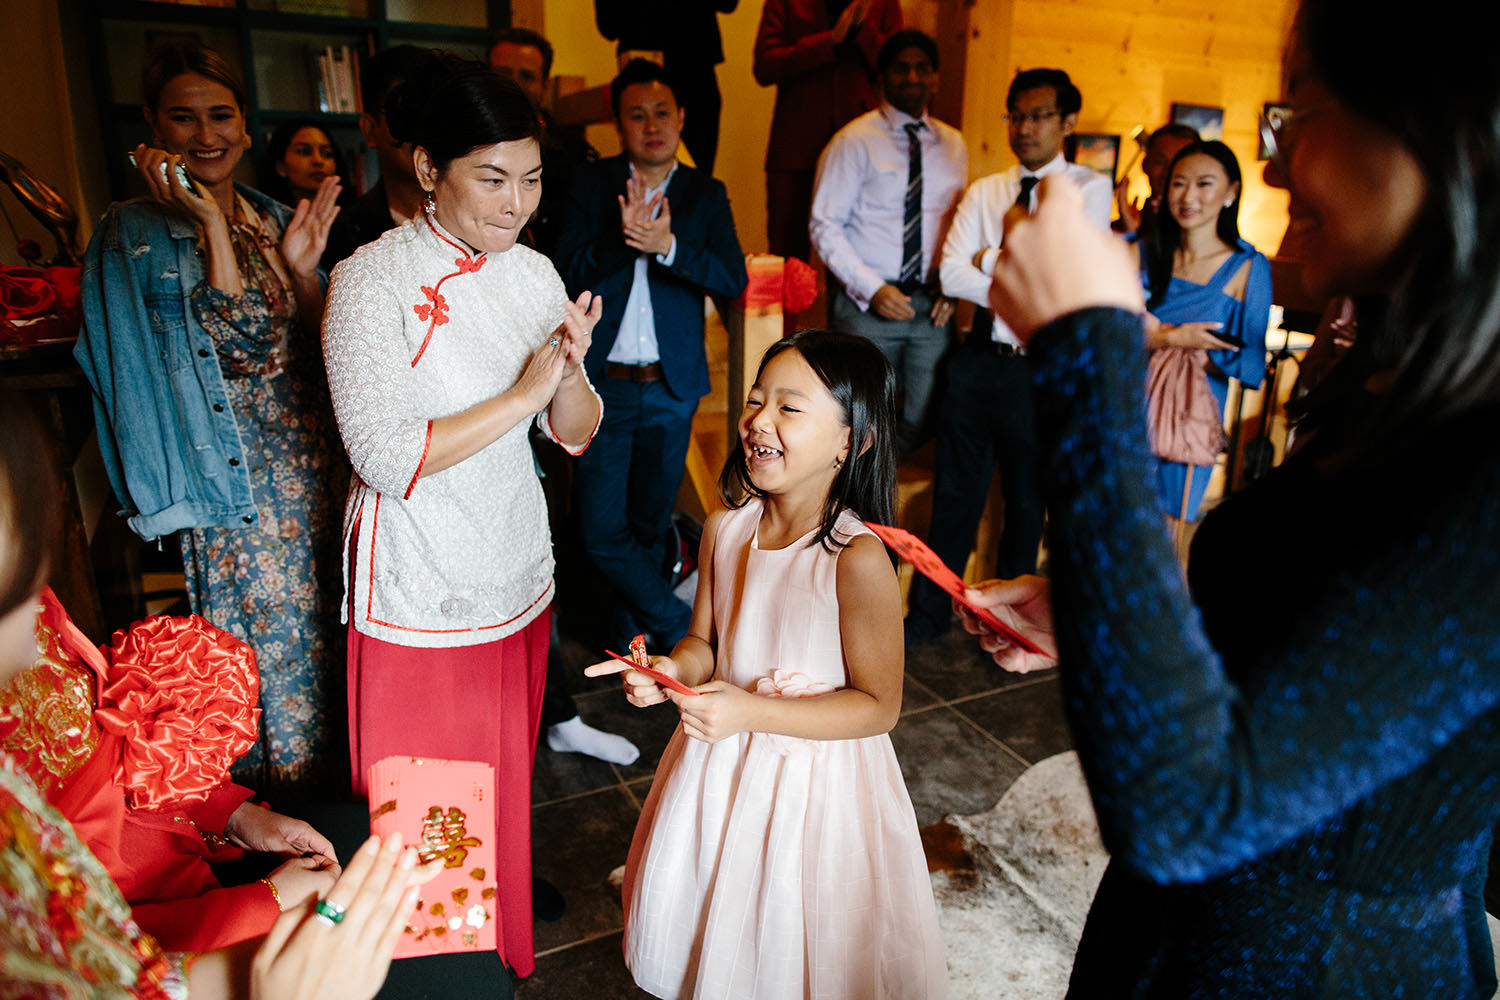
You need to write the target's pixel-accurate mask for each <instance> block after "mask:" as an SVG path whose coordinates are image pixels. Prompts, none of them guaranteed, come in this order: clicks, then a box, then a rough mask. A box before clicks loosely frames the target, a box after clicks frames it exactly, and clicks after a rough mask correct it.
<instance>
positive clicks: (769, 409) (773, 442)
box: [739, 349, 849, 497]
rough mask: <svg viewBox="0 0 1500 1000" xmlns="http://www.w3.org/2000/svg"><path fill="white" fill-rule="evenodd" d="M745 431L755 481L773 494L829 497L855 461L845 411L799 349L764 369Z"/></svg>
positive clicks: (744, 416) (743, 421)
mask: <svg viewBox="0 0 1500 1000" xmlns="http://www.w3.org/2000/svg"><path fill="white" fill-rule="evenodd" d="M739 429H740V444H741V446H742V447H743V448H744V450H745V463H746V465H747V466H748V467H749V470H750V481H751V482H752V483H754V484H755V486H756V488H757V489H759V490H762V491H764V492H766V493H769V494H783V495H785V494H789V493H792V492H794V491H798V490H803V489H808V490H813V491H815V492H816V494H817V495H818V496H819V497H826V496H827V495H828V491H829V489H830V488H831V487H832V485H833V478H834V476H835V475H836V474H837V473H838V468H839V464H840V463H842V462H843V461H844V460H845V459H847V458H848V457H849V425H848V423H847V422H846V418H845V415H844V410H843V407H841V406H840V405H839V403H838V400H836V399H834V398H833V394H832V393H830V392H829V391H828V387H827V386H825V385H824V384H823V381H822V379H820V378H818V375H817V373H816V372H814V371H813V370H812V366H811V365H809V364H808V363H807V361H806V359H804V358H803V357H802V355H801V353H800V352H798V351H797V350H795V349H793V350H784V351H782V352H781V353H780V354H777V355H776V356H775V357H773V358H772V359H771V360H770V361H768V362H766V365H765V367H764V368H763V369H761V373H760V377H759V378H758V379H757V380H756V383H755V385H754V386H753V387H752V388H751V389H750V395H749V398H747V399H746V400H745V409H744V411H743V412H742V413H741V415H740V428H739Z"/></svg>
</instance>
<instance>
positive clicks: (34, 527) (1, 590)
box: [0, 394, 434, 1000]
mask: <svg viewBox="0 0 1500 1000" xmlns="http://www.w3.org/2000/svg"><path fill="white" fill-rule="evenodd" d="M56 481H57V478H56V475H55V474H54V472H53V470H52V468H51V454H50V451H49V449H47V448H46V447H45V446H44V445H43V444H42V442H41V440H40V435H39V434H38V433H37V431H36V427H35V421H34V420H33V419H31V416H30V414H29V413H27V412H26V410H25V408H24V406H22V405H21V404H20V403H19V402H18V400H17V398H16V396H15V395H14V394H8V395H0V685H10V684H13V683H18V685H19V686H21V687H24V686H25V685H26V684H27V681H26V680H25V679H20V680H19V681H18V680H17V679H18V678H25V677H31V676H37V675H32V674H29V673H28V672H29V671H30V670H32V668H34V667H35V666H36V661H37V645H36V636H37V628H36V618H37V614H38V605H39V604H41V603H42V598H41V594H40V588H41V587H42V584H43V583H44V581H45V580H46V575H47V564H48V559H47V554H48V548H49V542H50V541H51V539H52V537H53V536H54V535H55V534H56V530H55V529H56V520H57V517H56V509H57V506H58V505H57V498H56V497H55V496H52V495H50V493H51V487H52V484H54V483H55V482H56ZM49 617H50V616H49ZM54 620H55V619H54ZM85 645H87V643H85ZM192 662H193V663H197V664H201V663H203V662H204V661H203V659H201V658H196V657H195V658H193V660H192ZM60 676H63V675H59V674H53V675H52V677H54V678H55V677H60ZM73 676H74V678H78V677H79V675H77V674H75V675H73ZM84 681H85V686H87V684H86V682H87V679H86V678H84ZM48 683H50V680H49V679H47V678H45V677H44V678H43V679H42V684H43V686H45V685H46V684H48ZM174 686H177V687H180V686H181V685H180V684H177V685H172V684H167V685H162V686H160V687H158V686H156V685H152V686H151V687H150V689H149V690H151V691H155V692H161V691H169V690H170V689H171V688H172V687H174ZM128 687H129V685H128V684H126V685H123V686H122V685H121V684H120V683H119V675H118V672H117V673H116V674H113V675H111V683H110V685H109V690H108V691H106V692H104V693H103V696H102V699H101V700H102V701H103V702H105V703H110V702H111V698H112V697H115V698H117V700H116V701H115V702H114V704H116V705H117V706H118V705H126V704H127V703H128V702H129V700H130V699H131V698H132V697H134V696H136V695H140V694H143V693H145V692H147V690H148V689H147V688H145V687H138V688H136V690H135V691H134V692H131V691H128V690H126V689H127V688H128ZM251 695H252V700H253V695H254V692H253V690H252V692H251ZM145 700H146V701H151V700H152V699H151V698H149V697H148V698H146V699H145ZM62 704H63V703H62V702H55V703H53V705H52V708H54V709H55V708H60V707H61V705H62ZM11 707H12V708H17V707H18V706H14V705H12V706H11ZM123 717H125V718H129V717H131V716H128V715H127V716H123ZM134 717H135V718H137V719H140V718H143V717H144V715H143V714H142V713H136V714H135V716H134ZM156 717H157V718H158V719H161V718H163V717H164V716H163V715H162V714H161V713H158V714H157V716H156ZM95 718H96V719H98V720H99V728H100V730H101V731H102V732H103V733H109V734H110V735H118V734H117V733H110V731H111V730H112V729H113V727H114V726H116V725H117V724H118V723H119V722H120V718H116V717H112V710H110V709H105V710H104V711H102V712H100V713H99V714H98V715H96V716H95ZM27 721H28V719H27V718H26V717H24V716H20V715H17V714H15V713H14V712H10V713H8V714H7V716H6V726H7V728H8V731H9V732H10V733H11V734H12V735H14V734H15V733H16V732H18V731H19V730H18V726H19V725H20V724H22V723H25V722H27ZM75 721H77V720H75ZM178 721H181V719H180V717H179V719H178ZM82 722H83V723H84V724H82V725H76V726H69V725H66V724H65V723H64V722H63V720H61V719H59V720H58V725H57V726H56V727H53V728H52V729H51V731H53V732H55V733H56V734H58V735H59V736H61V737H62V738H61V739H59V740H56V741H44V742H32V743H29V744H27V746H26V748H25V749H26V752H27V753H29V754H31V755H34V756H40V757H43V758H45V759H46V760H47V761H48V762H49V765H50V766H60V767H61V769H62V770H64V771H68V772H69V773H70V774H71V775H73V776H75V777H74V780H77V779H76V775H78V774H79V772H80V771H81V770H82V769H84V768H87V767H89V766H90V765H91V764H92V763H93V762H94V761H95V760H96V758H99V756H100V754H101V751H102V750H103V749H104V748H106V747H107V745H108V740H107V738H106V737H105V736H103V735H96V740H97V741H96V742H95V743H94V744H93V746H92V751H91V752H90V749H89V743H88V740H89V738H90V732H91V729H90V725H89V720H87V719H84V720H82ZM211 725H212V723H210V726H205V727H204V728H210V727H211ZM31 732H32V733H33V734H36V733H37V732H38V730H31ZM251 735H252V738H253V730H252V733H251ZM129 759H131V758H127V757H122V758H121V761H122V762H124V761H126V760H129ZM143 759H144V758H143V757H139V756H138V757H135V758H133V760H134V762H135V763H136V764H139V763H140V762H141V760H143ZM158 759H159V760H161V761H163V762H166V761H168V760H176V759H177V758H169V757H165V756H163V757H160V758H158ZM50 766H49V771H50ZM170 770H171V777H170V778H166V777H165V776H163V780H162V781H158V782H156V783H155V785H154V787H155V789H156V790H157V791H158V792H160V791H162V790H163V789H166V788H171V787H176V786H175V785H174V782H178V778H179V777H180V775H179V774H177V771H176V769H175V768H172V769H170ZM131 771H132V768H131V767H129V766H128V765H127V766H126V768H125V773H130V772H131ZM199 771H200V774H203V773H207V772H206V770H205V769H203V768H200V769H199ZM134 772H135V773H136V774H137V775H139V774H141V773H144V771H143V769H142V768H139V767H137V768H134ZM151 786H152V783H151V782H145V783H142V782H140V781H136V782H135V783H134V785H132V787H133V788H134V789H137V790H138V789H141V788H150V787H151ZM203 787H204V788H211V787H212V783H210V785H207V786H203ZM200 790H202V789H201V788H200ZM143 794H149V792H147V793H143ZM231 815H233V812H231ZM264 818H265V817H261V819H264ZM255 825H256V824H255V821H254V820H252V821H251V826H252V827H254V826H255ZM252 836H254V834H252ZM416 863H417V857H416V853H415V851H413V850H411V849H410V848H408V849H407V850H405V851H402V849H401V844H400V838H399V837H392V838H391V840H389V841H387V843H386V845H385V848H384V849H383V850H382V849H381V848H380V846H379V844H378V842H377V841H376V840H375V839H374V838H371V839H370V840H369V841H367V842H366V844H365V846H364V847H363V848H361V849H360V851H359V852H358V853H357V854H356V855H355V856H354V858H353V860H351V862H350V864H349V868H348V869H347V870H346V871H345V872H344V873H343V875H342V876H341V877H339V879H338V881H337V882H335V883H334V884H333V885H332V887H331V888H330V889H329V890H328V892H327V894H326V898H324V899H322V900H320V901H319V903H318V905H317V907H316V908H314V906H313V905H312V904H311V901H310V900H309V901H308V902H307V903H304V904H302V905H298V906H290V905H289V908H288V912H287V913H286V914H285V915H284V916H283V917H281V918H280V919H278V920H277V921H276V922H275V924H274V925H273V926H272V927H271V928H270V932H269V934H268V935H267V936H266V941H265V943H264V944H263V945H261V947H260V948H259V950H258V951H257V952H256V953H255V956H254V959H253V961H250V960H249V959H250V954H249V951H248V949H244V948H241V949H237V950H234V951H215V952H211V953H208V954H203V955H199V956H196V957H194V956H186V955H182V954H171V953H166V952H164V950H163V949H162V948H161V946H160V945H159V944H158V943H157V942H156V941H155V940H154V939H153V938H152V937H151V936H150V935H149V934H146V933H144V932H143V931H142V930H141V929H140V927H139V926H138V925H137V924H136V922H135V920H134V919H132V915H131V911H130V909H129V908H128V907H127V906H126V904H125V901H124V900H123V899H122V898H121V896H120V891H119V889H118V888H117V887H116V886H115V885H114V883H113V882H112V881H111V880H110V877H109V874H108V873H107V872H106V871H105V870H104V868H103V866H101V865H100V864H99V862H98V861H97V860H96V859H95V858H94V857H93V856H92V855H91V854H90V853H89V851H88V849H87V848H86V847H85V846H84V845H83V844H82V843H81V842H80V840H79V838H78V836H77V835H76V834H75V833H74V831H73V829H72V827H70V826H69V824H68V822H67V821H66V820H65V819H64V818H63V817H62V816H61V815H59V813H58V812H57V810H56V809H54V808H53V807H52V806H51V805H49V804H48V803H47V802H46V801H45V800H44V799H43V798H42V795H41V794H40V793H39V791H38V789H37V787H36V785H35V784H34V783H33V782H32V781H31V779H30V778H29V777H28V776H27V775H26V774H24V773H23V772H22V771H20V769H19V768H18V766H17V764H16V762H15V761H14V760H13V759H12V758H11V756H10V755H9V754H4V753H0V914H3V919H0V995H4V996H27V997H30V996H48V997H51V996H69V997H74V996H77V997H83V996H87V997H120V998H150V1000H178V998H183V997H187V996H189V995H191V996H192V997H194V998H195V1000H201V998H204V997H209V998H217V997H227V996H244V995H246V993H248V995H249V996H250V997H251V998H252V1000H273V998H274V1000H367V998H369V997H372V996H373V995H374V994H375V991H376V990H377V989H379V987H380V984H381V982H382V981H383V980H384V978H385V972H386V969H387V967H388V966H389V962H390V957H391V953H392V951H393V949H394V948H395V944H396V941H397V939H398V938H399V937H400V934H401V929H402V927H403V926H404V925H405V923H406V918H407V916H408V915H409V914H410V913H411V910H412V907H413V905H414V904H415V901H416V895H417V888H416V884H415V883H416V882H418V881H421V880H423V879H424V878H426V877H430V875H431V874H432V873H433V872H434V870H433V869H431V868H426V869H419V868H417V867H416ZM287 902H288V903H289V904H290V900H288V901H287Z"/></svg>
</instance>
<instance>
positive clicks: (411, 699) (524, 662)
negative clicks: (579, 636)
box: [349, 608, 552, 976]
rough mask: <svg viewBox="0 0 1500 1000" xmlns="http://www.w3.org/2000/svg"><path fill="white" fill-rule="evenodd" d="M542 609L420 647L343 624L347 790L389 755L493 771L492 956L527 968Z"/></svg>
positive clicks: (543, 658) (522, 970)
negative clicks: (475, 639) (507, 625)
mask: <svg viewBox="0 0 1500 1000" xmlns="http://www.w3.org/2000/svg"><path fill="white" fill-rule="evenodd" d="M551 630H552V612H551V609H550V608H549V609H548V610H546V611H543V612H542V613H541V614H540V615H538V616H537V617H536V619H535V620H534V621H532V623H531V624H530V625H527V626H526V627H525V628H523V629H522V630H521V631H519V632H516V633H514V634H512V635H508V636H506V637H505V638H504V639H499V640H497V641H495V642H487V643H484V644H483V645H479V646H457V647H453V648H449V649H421V648H417V647H413V646H398V645H396V644H395V643H390V642H383V641H381V640H380V639H374V638H371V637H370V636H367V635H363V634H362V633H360V632H358V631H356V630H355V628H354V626H353V625H350V626H349V755H350V760H351V763H352V766H353V770H354V773H353V785H354V789H355V791H356V793H357V794H360V795H365V794H366V793H367V789H366V782H367V780H368V777H369V771H368V769H369V767H370V765H371V764H373V763H375V762H376V761H378V760H381V759H382V758H385V757H390V756H393V755H401V756H412V757H445V758H448V759H449V760H477V761H484V762H485V763H487V764H492V765H494V768H495V841H496V843H495V850H496V861H497V863H496V866H495V867H496V875H497V878H498V888H497V890H496V892H497V897H498V899H499V904H500V926H499V935H498V937H499V942H500V949H499V950H500V956H501V957H502V958H503V959H504V960H505V964H506V965H508V966H510V967H511V968H512V969H513V970H515V972H516V974H517V975H520V976H529V975H531V973H532V971H533V970H534V969H535V968H536V956H535V954H534V950H533V946H532V942H531V765H532V761H533V759H534V758H535V756H536V738H537V727H538V726H539V725H540V724H541V718H542V690H543V688H544V686H545V684H546V680H547V639H548V637H549V636H550V634H551Z"/></svg>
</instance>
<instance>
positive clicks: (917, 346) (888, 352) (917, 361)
mask: <svg viewBox="0 0 1500 1000" xmlns="http://www.w3.org/2000/svg"><path fill="white" fill-rule="evenodd" d="M932 303H933V296H932V294H931V293H930V292H928V291H926V290H925V289H920V288H919V289H917V290H916V291H913V292H912V293H911V307H912V308H913V309H914V310H916V313H917V314H916V315H915V316H913V317H912V318H911V319H904V320H899V319H886V318H885V317H883V316H881V315H879V314H878V313H875V312H873V311H869V312H866V311H863V310H861V309H860V308H859V306H857V305H855V304H854V300H853V299H851V298H849V296H848V294H847V293H846V292H845V291H844V290H843V289H842V288H840V289H838V290H837V291H834V292H831V293H830V294H829V298H828V326H829V328H831V329H833V330H837V331H839V332H841V333H854V334H858V335H859V336H861V337H865V338H867V339H868V340H871V341H873V342H874V344H875V346H876V347H878V348H880V352H881V353H882V354H884V355H885V357H886V360H887V361H889V362H890V363H891V367H892V368H894V369H896V389H897V391H898V392H900V393H901V396H902V402H901V404H900V405H901V410H900V413H899V417H900V430H899V433H900V438H901V441H900V442H899V443H898V445H899V447H898V450H899V451H902V452H904V451H906V450H907V449H909V448H910V447H912V446H913V445H915V444H916V442H917V441H918V440H920V439H921V436H922V429H923V428H924V427H926V426H928V424H929V420H928V404H929V402H930V401H931V399H932V386H933V383H934V381H935V380H936V378H937V369H938V364H939V363H940V362H941V361H942V359H943V354H944V353H945V352H946V351H947V350H948V338H949V332H950V331H951V329H952V321H951V320H950V321H949V322H948V323H947V324H944V325H943V326H933V325H932V319H931V317H930V315H929V314H930V313H931V312H932Z"/></svg>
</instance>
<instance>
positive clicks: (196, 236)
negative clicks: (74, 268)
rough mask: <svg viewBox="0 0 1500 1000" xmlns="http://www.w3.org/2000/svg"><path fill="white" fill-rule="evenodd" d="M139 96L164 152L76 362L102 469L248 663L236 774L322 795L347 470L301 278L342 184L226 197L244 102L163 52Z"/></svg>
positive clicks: (105, 254) (240, 141)
mask: <svg viewBox="0 0 1500 1000" xmlns="http://www.w3.org/2000/svg"><path fill="white" fill-rule="evenodd" d="M143 83H144V90H145V94H146V119H147V121H148V122H149V123H150V125H151V128H152V130H153V132H154V133H155V145H156V146H158V147H161V148H158V149H148V148H147V147H145V146H138V147H137V148H136V150H135V152H134V154H133V155H134V156H135V158H136V161H137V164H138V166H139V168H140V171H141V174H142V176H143V177H144V178H145V180H146V183H147V185H148V186H149V188H150V190H151V195H152V197H151V199H149V200H147V199H143V200H137V201H132V202H126V203H123V204H117V205H115V206H113V207H111V209H110V211H109V213H108V214H107V215H106V216H105V218H104V220H103V222H102V223H101V224H100V226H99V229H98V231H97V232H96V233H95V234H94V238H93V240H92V241H91V243H90V246H89V250H88V255H87V258H86V261H85V266H84V286H85V311H84V328H83V331H82V333H81V334H80V337H79V346H78V350H77V355H78V359H79V361H80V363H81V364H82V366H83V368H84V371H85V372H86V373H87V374H88V375H89V377H90V379H91V381H92V382H93V384H94V389H95V396H96V398H95V408H96V413H97V416H98V418H99V426H100V443H101V447H102V450H103V452H104V457H105V464H106V467H107V468H108V470H109V473H110V477H111V483H112V485H113V486H114V488H115V493H116V495H117V496H118V497H119V498H120V500H121V501H122V504H123V505H124V507H125V513H126V515H127V516H128V517H129V518H130V524H131V527H132V528H134V529H135V530H136V531H137V532H138V533H139V534H141V535H142V536H143V537H145V538H154V537H159V536H160V535H163V534H167V533H170V532H172V531H178V530H180V531H181V535H180V540H181V545H182V555H183V563H184V568H185V570H186V575H187V588H188V596H189V598H190V601H191V604H192V608H193V610H194V611H195V612H196V613H198V614H201V615H203V616H204V617H205V618H207V619H208V620H209V621H211V622H213V623H214V624H215V625H217V626H219V627H220V628H223V629H225V630H226V631H228V632H231V633H233V634H234V635H236V636H238V637H239V638H241V639H244V640H245V641H246V642H248V643H249V644H250V645H251V647H252V648H254V650H255V652H256V656H257V663H258V667H259V673H260V685H261V687H260V704H261V720H260V729H261V732H260V740H259V742H258V744H257V745H256V747H255V748H254V749H252V750H251V751H250V753H248V754H246V755H245V756H244V757H243V758H241V759H240V761H239V763H238V764H237V765H236V768H235V772H236V775H237V776H238V777H239V778H241V780H243V781H246V782H247V783H251V784H254V785H256V786H257V787H258V788H260V789H262V790H266V789H275V790H277V791H280V792H282V793H283V794H285V793H287V792H292V793H297V794H312V793H317V792H326V791H327V790H328V787H329V785H331V784H332V783H334V782H338V781H340V780H341V778H342V776H344V775H346V774H347V768H346V767H345V766H344V763H343V756H342V755H343V750H342V740H341V739H336V738H335V734H339V733H341V732H342V726H341V725H330V719H329V710H330V706H336V705H340V704H342V697H341V692H340V691H339V690H338V688H337V686H336V684H335V681H334V678H335V677H336V676H337V671H330V667H331V666H332V665H335V664H342V662H343V650H342V646H341V645H340V643H341V640H340V638H339V635H340V632H339V629H338V604H337V602H338V594H339V593H340V586H341V583H340V564H339V558H340V557H339V518H340V515H341V512H342V508H343V499H344V493H345V490H346V488H347V482H348V471H347V464H346V461H345V459H344V457H343V451H342V449H341V448H340V447H339V445H338V438H337V430H336V428H335V426H334V423H333V415H332V409H331V406H330V404H329V402H328V390H327V383H326V379H325V377H324V374H323V366H322V355H321V349H320V346H319V342H318V325H319V322H320V319H321V315H322V310H323V289H322V284H321V281H322V279H321V276H320V275H319V273H318V271H317V261H318V257H319V255H320V254H321V252H322V250H323V246H324V244H325V242H326V240H327V233H328V227H329V225H330V223H331V222H332V219H333V216H334V214H335V213H336V211H337V209H336V206H335V204H334V199H335V198H336V197H337V194H338V190H339V189H338V186H337V184H336V182H334V181H333V180H332V179H330V181H329V182H326V183H325V184H324V185H323V187H322V188H321V189H320V190H319V192H318V195H317V197H316V198H315V199H314V200H313V201H312V202H307V201H304V202H302V203H301V204H300V205H298V207H297V210H296V211H295V212H291V211H289V210H287V209H286V208H285V207H284V206H282V205H280V204H278V203H276V202H274V201H272V200H270V199H269V198H266V197H265V196H263V195H261V194H259V193H258V192H255V191H253V190H250V189H248V188H243V187H237V186H236V185H235V183H234V169H235V166H236V165H237V164H238V162H239V160H240V158H241V157H242V156H243V155H244V152H245V150H246V149H247V148H248V145H249V141H248V136H247V135H246V134H245V119H244V89H243V86H242V85H241V84H240V82H239V79H238V78H237V76H235V74H234V73H233V71H232V70H230V68H229V67H228V66H227V64H226V63H225V62H224V60H223V59H222V57H220V56H218V55H217V54H216V53H214V52H212V51H209V50H207V49H204V48H202V47H201V46H198V45H196V44H191V43H189V44H178V45H172V46H168V47H166V48H164V49H161V50H159V51H158V52H157V53H156V54H154V55H153V57H152V58H151V60H150V62H149V63H148V64H147V66H146V69H145V73H144V75H143ZM179 165H181V166H183V167H185V168H186V170H187V174H188V175H189V176H190V177H191V181H192V183H191V184H190V185H186V186H185V185H184V184H183V183H182V182H181V181H180V180H179V177H180V176H181V175H180V174H178V173H177V169H176V168H177V167H178V166H179Z"/></svg>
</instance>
